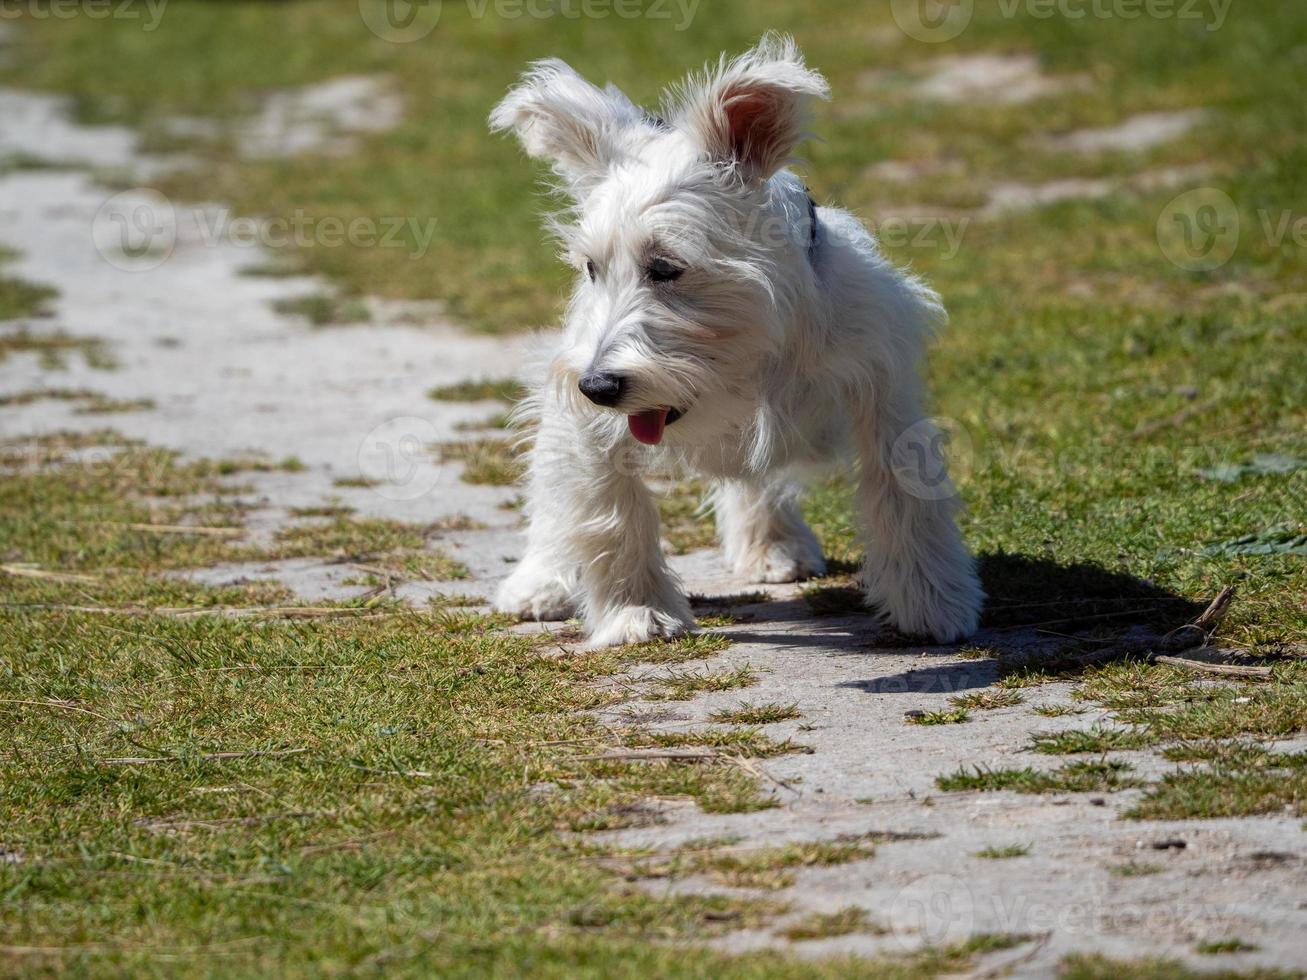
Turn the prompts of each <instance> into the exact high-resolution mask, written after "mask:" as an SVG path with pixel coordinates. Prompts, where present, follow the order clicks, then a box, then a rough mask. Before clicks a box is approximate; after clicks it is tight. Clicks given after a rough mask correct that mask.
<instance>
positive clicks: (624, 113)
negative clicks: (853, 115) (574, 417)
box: [490, 35, 827, 444]
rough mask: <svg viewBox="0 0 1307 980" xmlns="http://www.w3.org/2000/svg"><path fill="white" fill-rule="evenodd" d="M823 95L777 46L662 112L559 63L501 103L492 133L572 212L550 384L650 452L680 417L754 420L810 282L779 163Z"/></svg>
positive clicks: (803, 222) (715, 423)
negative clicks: (551, 183) (508, 133)
mask: <svg viewBox="0 0 1307 980" xmlns="http://www.w3.org/2000/svg"><path fill="white" fill-rule="evenodd" d="M826 94H827V88H826V83H825V81H824V80H823V79H822V78H821V76H820V75H818V74H817V73H815V72H813V71H812V70H810V69H808V68H807V67H805V65H804V63H803V58H802V56H801V55H800V54H799V52H798V51H797V49H796V48H795V46H794V42H793V41H792V40H790V39H789V38H786V37H779V36H776V35H768V36H767V37H764V38H763V40H762V41H761V42H760V43H759V45H758V46H757V47H756V48H754V49H753V50H751V51H749V52H748V53H746V54H744V55H742V56H740V57H738V58H736V59H734V60H731V61H727V60H725V59H723V60H722V61H721V62H720V63H719V64H718V65H716V66H715V67H713V68H711V69H709V70H707V71H706V72H704V73H703V74H701V75H697V76H692V77H690V78H689V79H687V80H686V81H685V82H684V83H682V84H681V85H680V86H678V87H677V88H675V89H673V90H671V91H669V92H668V93H667V96H666V98H665V99H664V106H663V110H662V113H661V115H652V114H650V113H647V112H645V111H644V110H643V109H641V108H640V107H638V106H636V105H635V104H634V103H632V102H631V100H630V99H628V98H627V97H626V96H625V95H623V94H622V93H621V92H620V91H618V90H617V89H616V88H615V87H613V86H612V85H609V86H608V87H607V88H605V89H600V88H597V87H596V86H594V85H592V84H590V83H589V82H587V81H586V80H585V79H583V78H581V77H580V76H579V75H578V74H577V73H576V72H574V71H573V70H572V69H571V68H570V67H568V66H567V65H566V64H564V63H563V62H561V61H557V60H550V61H542V62H538V63H536V64H534V65H533V66H532V67H531V69H530V71H529V72H528V73H527V74H526V76H525V77H524V78H523V79H522V81H521V83H520V84H519V85H518V86H516V87H515V88H513V89H512V90H510V91H509V93H508V95H507V96H506V97H505V98H504V100H503V101H502V102H501V103H500V104H499V105H498V106H497V107H496V108H495V110H494V112H493V113H492V114H491V117H490V124H491V127H492V129H495V130H512V131H513V132H515V133H516V134H517V136H518V138H519V139H520V140H521V142H522V145H523V146H524V147H525V149H526V151H527V153H528V154H530V155H531V156H533V157H539V158H543V159H545V160H547V161H548V162H549V163H550V164H551V166H552V167H553V170H554V172H555V174H556V175H557V176H558V178H559V189H560V190H561V191H562V192H563V193H565V194H566V195H567V196H568V197H569V198H570V200H571V207H570V208H568V209H567V210H566V211H564V212H563V213H562V214H561V215H559V216H557V217H556V218H555V219H554V221H553V222H552V226H553V230H554V231H555V232H556V233H557V235H558V237H559V239H560V240H561V241H562V243H563V246H564V251H565V254H566V256H567V258H568V260H569V261H570V262H571V264H572V265H573V266H574V267H575V268H576V270H577V281H576V287H575V292H574V294H573V296H572V300H571V303H570V305H569V308H568V315H567V327H566V332H565V342H564V345H563V350H562V352H561V353H560V354H559V356H558V358H557V360H556V361H555V362H554V364H553V366H552V378H553V379H554V381H555V382H556V383H558V384H559V385H560V386H561V389H562V390H563V391H564V392H566V394H567V395H568V397H569V398H571V399H572V400H573V402H574V404H575V405H576V406H577V407H578V408H580V409H583V410H585V411H589V412H596V411H601V410H604V409H606V410H608V412H609V414H610V416H611V417H612V418H620V417H621V416H625V417H626V418H627V421H628V424H629V427H630V431H631V433H632V434H633V435H634V436H635V437H636V438H637V439H639V440H640V441H641V442H645V443H649V444H655V443H658V442H660V441H661V440H662V438H663V432H664V429H665V427H666V426H667V425H669V424H672V423H674V422H677V421H678V420H679V419H680V418H681V417H682V416H685V417H686V418H687V423H686V425H685V428H687V429H691V428H693V429H697V430H698V431H699V432H701V433H706V432H708V431H712V430H713V429H716V428H719V427H720V425H721V424H722V423H723V422H725V421H730V420H732V419H735V420H738V419H739V418H740V417H741V416H742V415H743V414H746V413H747V412H750V411H752V407H753V402H754V400H755V399H756V391H757V385H758V381H759V373H760V371H761V370H762V368H763V365H764V362H765V361H766V359H767V357H768V356H775V355H776V354H777V353H778V351H779V347H780V344H781V341H782V339H783V330H784V325H785V323H786V322H787V320H788V319H789V316H788V313H787V310H788V309H789V308H790V307H791V306H792V304H793V302H794V301H795V298H796V292H797V290H798V289H799V288H800V287H799V285H798V284H799V281H800V277H802V276H804V275H808V274H809V272H808V270H807V268H806V262H807V257H806V250H807V245H808V236H809V234H810V224H809V208H808V200H807V196H806V193H805V192H804V190H803V187H802V184H801V183H800V182H799V181H798V180H797V178H795V177H794V176H793V175H791V174H788V173H785V172H782V168H783V167H784V166H785V164H786V163H787V162H788V161H789V160H790V159H791V157H792V155H793V153H794V151H795V148H796V147H797V146H798V144H799V143H800V142H801V141H802V140H803V138H804V136H805V126H806V122H807V116H808V105H809V103H810V101H811V100H812V98H814V97H825V96H826ZM595 406H600V409H595ZM705 426H707V427H710V428H705Z"/></svg>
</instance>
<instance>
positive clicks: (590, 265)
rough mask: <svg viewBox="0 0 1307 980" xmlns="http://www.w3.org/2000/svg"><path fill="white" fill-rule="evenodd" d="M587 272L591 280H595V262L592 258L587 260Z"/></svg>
mask: <svg viewBox="0 0 1307 980" xmlns="http://www.w3.org/2000/svg"><path fill="white" fill-rule="evenodd" d="M585 274H586V275H587V276H589V277H590V281H591V282H594V281H595V264H594V261H593V260H592V259H586V260H585Z"/></svg>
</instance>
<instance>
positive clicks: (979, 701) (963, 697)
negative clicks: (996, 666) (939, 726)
mask: <svg viewBox="0 0 1307 980" xmlns="http://www.w3.org/2000/svg"><path fill="white" fill-rule="evenodd" d="M1024 700H1025V698H1023V697H1022V696H1021V695H1020V694H1018V693H1017V692H1016V691H1013V690H1006V689H999V690H989V691H969V692H967V693H966V694H958V695H954V696H953V697H951V698H949V699H948V703H949V704H951V705H953V706H954V707H955V708H963V709H966V710H977V711H992V710H994V709H995V708H1013V707H1016V706H1017V705H1018V704H1021V703H1022V702H1023V701H1024Z"/></svg>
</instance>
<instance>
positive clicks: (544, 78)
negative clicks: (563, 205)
mask: <svg viewBox="0 0 1307 980" xmlns="http://www.w3.org/2000/svg"><path fill="white" fill-rule="evenodd" d="M827 97H828V88H827V85H826V82H825V79H823V78H822V76H821V75H819V74H818V73H817V72H815V71H813V70H812V69H810V68H808V67H806V66H805V64H804V61H803V57H802V55H801V54H800V53H799V52H798V50H797V49H796V47H795V45H794V42H793V40H792V39H790V38H788V37H783V36H778V35H767V36H765V37H764V38H763V39H762V40H761V42H760V43H759V44H758V46H757V47H755V48H754V49H753V50H751V51H749V52H748V53H746V54H744V55H742V56H740V57H738V58H735V59H734V60H730V61H728V60H726V59H725V58H723V59H722V60H721V62H720V63H719V64H717V65H716V66H715V67H711V68H709V69H708V70H707V71H706V72H705V73H703V74H702V75H697V76H692V77H691V78H689V79H688V80H687V81H686V82H685V83H683V84H682V85H681V86H679V87H677V88H675V89H673V90H672V91H670V92H669V93H668V94H667V97H666V99H665V104H664V106H663V109H662V111H661V114H660V115H653V114H651V113H648V112H646V111H644V110H643V109H641V108H640V107H638V106H636V105H635V104H634V103H632V102H631V100H630V99H628V98H627V97H626V96H625V95H623V94H622V93H621V92H620V91H619V90H618V89H616V88H615V87H613V86H612V85H609V86H608V87H607V88H604V89H599V88H597V87H595V86H594V85H591V84H590V83H589V82H587V81H585V80H584V79H583V78H581V77H580V76H579V75H578V74H577V73H576V72H575V71H573V70H572V69H571V68H570V67H569V66H568V65H566V64H564V63H563V62H562V61H558V60H553V59H551V60H546V61H541V62H537V63H535V64H533V65H532V66H531V67H530V69H529V71H528V72H527V73H526V75H525V76H524V77H523V78H522V81H521V82H520V84H518V85H517V86H515V87H514V88H512V89H511V90H510V91H509V93H508V95H507V96H506V97H505V98H504V100H503V101H502V102H501V103H500V104H499V105H498V106H496V108H495V110H494V112H493V113H492V114H491V116H490V125H491V128H492V129H493V130H495V131H508V130H511V131H512V132H514V133H515V134H516V135H517V137H518V138H519V139H520V140H521V143H522V145H523V147H524V148H525V149H526V152H527V153H528V154H529V155H530V156H532V157H538V158H542V159H544V160H546V161H548V162H549V164H550V165H551V166H552V168H553V170H554V172H555V173H556V175H557V177H558V178H559V187H558V189H559V190H560V191H561V192H562V193H563V194H564V195H565V196H566V197H567V199H568V200H569V201H570V202H571V206H570V207H569V208H568V209H567V210H565V211H564V212H563V213H562V214H561V215H559V216H556V217H555V218H554V219H553V220H552V222H551V228H552V231H554V232H555V233H556V234H557V236H558V238H559V239H560V240H561V241H562V243H563V246H564V251H565V254H566V255H567V257H568V259H569V261H570V262H571V263H572V264H573V265H574V267H575V268H576V270H577V279H576V286H575V292H574V294H573V296H572V298H571V302H570V304H569V306H568V310H567V314H566V323H565V329H564V331H563V334H562V336H561V340H560V341H559V342H558V344H557V345H556V346H555V347H554V348H553V349H552V350H551V351H550V356H549V358H548V368H547V371H546V372H545V377H544V379H543V380H542V381H541V382H540V383H539V384H538V385H536V386H535V388H534V392H533V394H532V395H531V396H530V397H529V398H528V399H527V401H526V403H525V405H524V406H523V409H522V412H523V415H524V416H525V417H526V418H528V419H529V420H531V421H533V422H534V423H535V426H534V428H535V442H534V445H533V447H532V449H531V450H530V453H529V476H528V488H527V494H526V498H527V499H526V512H527V516H528V519H529V521H530V530H529V532H528V542H527V549H526V554H525V556H524V557H523V559H522V561H521V563H520V564H519V565H518V566H517V568H516V569H515V570H514V572H513V574H512V575H511V576H510V577H509V579H508V580H507V581H506V582H505V583H504V585H503V587H502V588H501V590H500V592H499V595H498V599H497V601H496V606H497V608H498V609H499V610H501V611H503V612H507V613H512V614H515V615H518V616H521V617H524V618H534V619H544V620H557V619H566V618H568V617H570V616H573V615H577V614H579V615H580V616H581V618H582V619H583V620H584V622H585V625H586V629H587V633H588V639H589V646H590V647H592V648H597V647H605V646H612V645H618V644H625V643H634V642H639V641H644V640H649V639H651V638H655V637H673V636H677V635H679V634H682V633H685V632H687V631H689V630H691V629H692V628H693V626H694V617H693V615H692V613H691V611H690V604H689V602H688V600H687V599H686V597H685V595H684V594H683V592H682V590H681V588H680V587H679V584H678V582H677V579H676V577H675V576H674V575H673V574H672V572H671V570H670V569H669V568H668V565H667V562H666V560H665V558H664V557H663V551H662V548H661V546H660V535H659V519H658V511H657V508H656V506H655V502H654V499H653V497H652V495H651V493H650V491H649V489H648V487H647V486H646V484H645V482H644V479H643V478H642V474H643V473H646V472H648V470H649V468H650V467H651V466H655V465H656V466H658V467H660V468H661V467H667V466H672V465H679V466H684V467H688V468H690V469H691V470H692V471H696V472H698V473H700V474H702V475H704V476H706V477H708V478H710V479H711V480H712V481H713V483H714V489H713V491H712V496H711V501H712V507H713V510H714V514H715V517H716V521H717V527H718V531H719V534H720V537H721V541H722V546H723V551H724V553H725V557H726V560H727V561H728V562H729V563H730V565H731V566H732V568H733V570H734V571H735V573H737V574H738V575H739V576H740V577H742V578H744V579H747V580H748V581H751V582H790V581H796V580H800V579H803V578H806V577H809V576H814V575H821V574H823V573H824V572H825V567H826V566H825V561H824V559H823V555H822V549H821V546H820V544H819V543H818V541H817V538H816V536H815V535H814V534H813V532H812V531H811V530H810V529H809V528H808V526H807V525H806V524H805V523H804V521H803V518H802V516H801V514H800V510H799V506H798V493H799V484H798V479H797V477H798V475H799V474H800V473H803V472H805V471H809V470H811V469H812V468H813V467H814V466H817V465H820V464H824V463H830V462H833V461H839V460H840V459H842V458H846V457H847V455H848V451H849V450H850V449H852V450H853V452H854V454H855V455H856V456H857V460H858V485H857V491H856V493H857V503H858V509H859V511H860V513H861V522H862V526H863V531H864V537H865V546H866V560H865V566H864V570H863V581H864V585H865V589H866V597H867V600H868V603H869V604H870V606H871V607H872V608H873V609H875V610H877V611H878V613H879V615H880V617H881V619H882V621H883V622H884V623H886V624H888V625H892V626H893V627H895V628H897V629H898V630H900V631H902V632H904V633H909V634H927V635H929V636H931V637H933V638H934V639H935V640H936V641H939V642H949V641H954V640H958V639H961V638H962V637H965V636H967V635H968V634H970V633H972V632H974V630H975V629H976V625H977V620H978V618H979V612H980V606H981V602H982V600H983V598H984V595H983V593H982V591H981V588H980V583H979V581H978V579H977V577H976V572H975V563H974V560H973V559H972V557H971V554H970V553H969V552H968V550H967V548H966V545H965V544H964V543H963V541H962V537H961V535H960V533H959V531H958V528H957V525H956V523H955V520H954V516H955V511H956V509H957V502H956V495H955V494H954V493H953V492H952V491H951V485H949V484H948V483H947V481H948V476H947V471H946V470H943V469H942V465H943V461H942V457H939V455H938V453H939V446H940V444H941V442H942V441H945V440H944V439H943V438H942V436H941V434H940V433H939V432H938V431H937V430H936V429H935V428H934V427H933V426H932V424H931V422H930V421H929V420H928V419H926V418H925V417H924V413H923V397H924V391H923V385H922V382H921V378H920V374H919V369H920V362H921V360H922V357H923V353H924V347H925V344H926V341H927V340H928V338H929V337H930V335H931V332H932V330H933V329H934V328H935V327H937V326H938V325H940V324H941V323H942V322H943V320H944V319H945V314H944V310H943V307H942V306H941V305H940V300H939V297H938V296H937V295H936V294H935V293H934V292H932V291H931V290H930V289H928V288H927V287H926V286H925V285H923V284H922V283H921V282H919V281H917V280H916V279H914V278H912V277H911V276H909V275H908V274H906V273H905V272H903V271H901V270H899V269H896V268H895V267H894V266H892V265H891V264H890V263H889V262H888V261H887V260H886V259H885V258H884V257H883V256H882V255H881V254H880V251H879V249H878V247H877V244H876V241H875V238H874V237H873V236H872V234H871V233H870V232H869V231H867V229H866V228H864V227H863V226H862V224H861V223H860V222H859V221H858V220H857V219H856V218H855V217H854V216H853V215H851V214H849V213H848V212H846V211H841V210H838V209H834V208H826V207H816V206H815V205H814V203H813V201H812V199H811V197H810V196H809V194H808V191H807V189H806V188H805V187H804V184H803V182H802V181H801V180H800V179H799V178H798V177H796V176H795V175H794V174H793V173H792V172H790V171H789V170H786V169H784V168H785V165H786V164H787V163H788V162H790V161H791V159H792V158H793V154H794V151H795V149H796V147H797V146H798V145H799V143H800V142H801V141H802V140H803V139H804V138H805V137H806V135H807V134H806V126H807V123H808V118H809V107H810V104H811V102H812V100H813V99H814V98H827ZM923 447H928V449H929V452H930V453H933V454H935V456H936V458H937V462H938V465H939V466H940V467H941V471H940V473H939V474H937V475H936V476H935V477H933V478H932V477H929V476H923V475H922V474H921V473H920V472H919V470H918V469H917V468H915V467H917V464H918V463H919V462H920V460H914V459H911V458H908V457H911V456H912V455H913V453H915V454H916V455H917V456H918V457H920V456H921V455H923ZM905 473H906V478H905ZM941 484H943V485H944V488H945V492H941Z"/></svg>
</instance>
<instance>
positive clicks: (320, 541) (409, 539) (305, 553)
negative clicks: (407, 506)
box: [267, 517, 430, 558]
mask: <svg viewBox="0 0 1307 980" xmlns="http://www.w3.org/2000/svg"><path fill="white" fill-rule="evenodd" d="M429 533H430V528H429V527H427V526H424V525H420V524H406V523H404V522H402V521H392V520H387V519H384V518H378V517H362V518H355V517H335V518H332V519H331V520H327V521H312V522H305V523H302V524H291V525H289V526H287V527H283V528H279V529H278V531H277V533H276V534H275V535H274V537H273V543H272V545H271V546H270V547H269V548H268V549H267V555H268V557H272V558H306V557H317V556H335V557H339V556H347V557H348V556H355V557H360V558H361V557H366V556H371V555H378V554H383V553H385V552H391V551H399V550H406V551H412V550H418V549H420V548H422V546H423V545H424V544H425V542H426V539H427V536H428V534H429Z"/></svg>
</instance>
